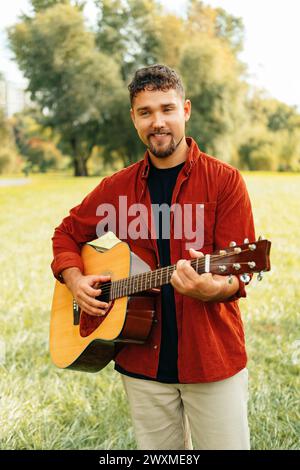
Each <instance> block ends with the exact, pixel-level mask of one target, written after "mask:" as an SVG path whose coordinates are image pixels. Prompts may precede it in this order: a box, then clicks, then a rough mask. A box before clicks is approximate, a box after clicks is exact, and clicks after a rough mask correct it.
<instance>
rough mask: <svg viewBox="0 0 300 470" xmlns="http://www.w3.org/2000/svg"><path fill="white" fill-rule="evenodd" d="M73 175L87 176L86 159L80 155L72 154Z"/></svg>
mask: <svg viewBox="0 0 300 470" xmlns="http://www.w3.org/2000/svg"><path fill="white" fill-rule="evenodd" d="M73 162H74V176H88V169H87V160H86V159H85V158H84V157H83V156H82V155H76V156H75V155H74V160H73Z"/></svg>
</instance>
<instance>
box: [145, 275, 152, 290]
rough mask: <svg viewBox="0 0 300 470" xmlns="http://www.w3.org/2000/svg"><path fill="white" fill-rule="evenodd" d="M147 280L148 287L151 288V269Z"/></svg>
mask: <svg viewBox="0 0 300 470" xmlns="http://www.w3.org/2000/svg"><path fill="white" fill-rule="evenodd" d="M146 281H147V289H150V288H151V271H149V272H148V273H147V275H146Z"/></svg>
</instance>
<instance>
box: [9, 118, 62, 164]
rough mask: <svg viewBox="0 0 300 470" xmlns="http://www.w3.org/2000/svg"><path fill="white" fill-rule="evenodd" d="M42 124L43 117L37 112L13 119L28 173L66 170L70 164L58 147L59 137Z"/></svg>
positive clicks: (17, 143)
mask: <svg viewBox="0 0 300 470" xmlns="http://www.w3.org/2000/svg"><path fill="white" fill-rule="evenodd" d="M41 122H43V116H42V115H40V113H38V111H37V110H28V111H27V112H24V113H18V114H16V115H15V116H14V118H13V119H12V125H13V130H14V135H15V140H16V145H17V147H18V149H19V152H20V154H21V155H22V157H23V159H24V161H25V166H24V171H25V172H26V173H29V172H42V173H44V172H46V171H48V170H50V169H51V170H59V169H64V168H65V167H66V166H67V164H68V160H67V159H66V158H65V157H64V155H62V153H61V152H60V151H59V149H58V147H57V144H58V143H59V135H57V134H55V133H54V132H53V131H52V129H51V128H50V127H45V126H44V125H42V124H41Z"/></svg>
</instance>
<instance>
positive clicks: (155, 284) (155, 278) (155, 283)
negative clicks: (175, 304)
mask: <svg viewBox="0 0 300 470" xmlns="http://www.w3.org/2000/svg"><path fill="white" fill-rule="evenodd" d="M154 287H157V269H156V270H155V277H154Z"/></svg>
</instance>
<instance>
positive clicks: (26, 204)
mask: <svg viewBox="0 0 300 470" xmlns="http://www.w3.org/2000/svg"><path fill="white" fill-rule="evenodd" d="M244 177H245V179H246V182H247V185H248V188H249V192H250V196H251V199H252V203H253V210H254V217H255V222H256V230H257V234H258V235H259V234H260V233H261V234H263V235H264V236H265V237H266V238H269V239H271V241H272V243H273V245H272V253H271V255H272V256H271V261H272V271H271V272H270V273H266V274H265V276H264V280H263V281H262V282H258V281H257V280H254V281H253V282H252V283H251V285H250V286H249V288H248V298H247V299H246V300H245V299H243V300H241V301H240V306H241V310H242V312H243V318H244V323H245V329H246V338H247V349H248V356H249V363H248V367H249V376H250V401H249V418H250V427H251V439H252V448H253V449H297V448H299V447H300V446H299V436H300V429H299V398H300V396H299V390H300V380H299V369H300V367H299V365H300V328H299V323H300V321H299V316H300V315H299V313H300V307H299V305H300V289H299V285H300V270H299V265H300V243H299V216H300V176H299V175H293V174H274V173H273V174H268V173H247V174H244ZM98 181H99V179H97V178H80V179H74V178H73V177H63V176H46V175H43V176H34V177H31V178H30V183H29V184H27V185H24V186H14V187H0V208H1V212H0V214H1V215H0V218H1V225H0V227H1V251H0V264H1V268H2V269H1V297H0V317H1V332H0V400H1V403H0V405H1V411H0V423H1V431H0V448H1V449H134V448H135V447H136V444H135V440H134V436H133V431H132V427H131V422H130V418H129V414H128V408H127V402H126V398H125V394H124V392H123V389H122V385H121V381H120V377H119V375H118V374H117V373H116V372H114V371H113V366H112V364H110V366H108V367H107V368H106V369H104V370H103V371H101V373H98V374H86V373H81V372H74V371H68V370H59V369H57V368H55V366H54V365H52V363H51V361H50V357H49V344H48V343H49V340H48V335H49V333H48V331H49V314H50V307H51V299H52V290H53V284H54V282H53V277H52V273H51V271H50V267H49V266H50V262H51V260H52V251H51V236H52V234H53V230H54V227H55V226H57V225H58V224H59V222H60V220H61V219H62V218H63V217H64V216H65V215H66V213H67V212H68V210H69V208H71V207H73V206H74V205H76V204H77V203H79V202H80V201H81V199H82V198H83V197H84V195H85V194H86V193H87V192H88V191H90V190H91V189H93V188H94V187H95V186H96V185H97V183H98Z"/></svg>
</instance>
